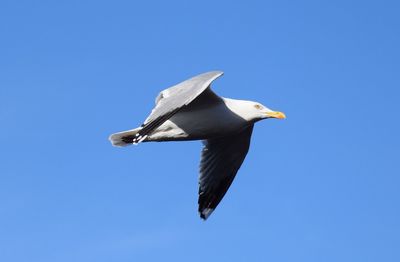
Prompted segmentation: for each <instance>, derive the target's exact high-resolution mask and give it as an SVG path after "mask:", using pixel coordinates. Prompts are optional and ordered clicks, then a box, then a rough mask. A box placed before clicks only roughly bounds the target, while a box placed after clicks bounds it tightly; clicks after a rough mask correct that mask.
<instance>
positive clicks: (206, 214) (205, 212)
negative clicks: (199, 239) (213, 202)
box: [199, 208, 214, 221]
mask: <svg viewBox="0 0 400 262" xmlns="http://www.w3.org/2000/svg"><path fill="white" fill-rule="evenodd" d="M213 211H214V209H213V208H204V209H202V210H200V211H199V213H200V218H201V219H203V220H204V221H206V220H207V218H208V217H209V216H210V215H211V213H212V212H213Z"/></svg>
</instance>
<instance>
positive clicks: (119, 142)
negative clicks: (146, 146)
mask: <svg viewBox="0 0 400 262" xmlns="http://www.w3.org/2000/svg"><path fill="white" fill-rule="evenodd" d="M140 129H141V128H140V127H138V128H135V129H131V130H127V131H122V132H118V133H115V134H112V135H111V136H110V137H109V138H108V139H109V140H110V142H111V144H112V145H113V146H118V147H123V146H129V145H132V144H133V141H134V138H135V137H136V135H137V134H138V132H139V130H140ZM140 142H141V141H140Z"/></svg>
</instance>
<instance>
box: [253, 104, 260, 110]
mask: <svg viewBox="0 0 400 262" xmlns="http://www.w3.org/2000/svg"><path fill="white" fill-rule="evenodd" d="M254 107H255V108H256V109H258V110H260V109H262V106H261V105H259V104H256V105H254Z"/></svg>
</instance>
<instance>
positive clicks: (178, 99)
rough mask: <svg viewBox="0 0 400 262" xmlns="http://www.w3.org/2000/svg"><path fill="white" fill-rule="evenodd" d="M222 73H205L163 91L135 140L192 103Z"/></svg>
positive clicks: (138, 140) (137, 140)
mask: <svg viewBox="0 0 400 262" xmlns="http://www.w3.org/2000/svg"><path fill="white" fill-rule="evenodd" d="M222 74H223V72H221V71H212V72H208V73H204V74H201V75H198V76H195V77H193V78H190V79H188V80H186V81H183V82H182V83H179V84H177V85H175V86H173V87H170V88H168V89H165V90H163V91H161V92H160V93H159V95H158V96H157V98H156V107H155V108H154V109H153V110H152V111H151V113H150V115H149V116H148V117H147V119H146V120H145V121H144V123H143V125H142V129H141V130H140V131H139V133H138V134H137V135H136V138H135V139H134V140H133V142H134V143H138V142H140V141H141V139H142V138H143V137H145V136H146V135H148V134H149V133H151V132H152V131H153V130H154V129H156V128H157V127H159V126H160V125H162V124H163V123H164V122H165V121H167V120H168V119H169V118H171V117H172V116H173V115H174V114H175V113H177V112H178V111H179V110H180V109H182V108H183V107H185V106H187V105H188V104H190V103H191V102H192V101H193V100H195V99H196V98H197V97H198V96H199V95H201V94H202V93H203V92H204V91H205V90H206V89H207V88H208V87H209V86H210V84H211V83H212V81H214V80H215V79H217V78H218V77H220V76H221V75H222ZM210 92H211V93H210V94H213V93H212V91H211V90H210ZM214 95H215V94H214Z"/></svg>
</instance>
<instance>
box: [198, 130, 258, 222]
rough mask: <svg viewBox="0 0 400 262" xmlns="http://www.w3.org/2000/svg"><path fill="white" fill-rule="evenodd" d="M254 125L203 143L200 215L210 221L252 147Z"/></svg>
mask: <svg viewBox="0 0 400 262" xmlns="http://www.w3.org/2000/svg"><path fill="white" fill-rule="evenodd" d="M252 131H253V125H251V126H248V127H246V128H245V129H244V130H242V131H241V132H240V133H237V134H235V135H230V136H226V137H221V138H216V139H209V140H205V141H203V143H204V147H203V150H202V152H201V162H200V181H199V213H200V217H201V218H203V219H207V218H208V217H209V216H210V215H211V213H212V212H213V211H214V209H215V208H216V207H217V206H218V204H219V202H220V201H221V200H222V198H223V197H224V195H225V193H226V191H228V188H229V186H230V185H231V184H232V181H233V179H234V178H235V175H236V173H237V171H238V170H239V168H240V166H241V165H242V163H243V160H244V159H245V157H246V155H247V152H248V150H249V146H250V138H251V133H252Z"/></svg>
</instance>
